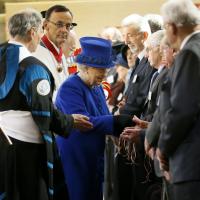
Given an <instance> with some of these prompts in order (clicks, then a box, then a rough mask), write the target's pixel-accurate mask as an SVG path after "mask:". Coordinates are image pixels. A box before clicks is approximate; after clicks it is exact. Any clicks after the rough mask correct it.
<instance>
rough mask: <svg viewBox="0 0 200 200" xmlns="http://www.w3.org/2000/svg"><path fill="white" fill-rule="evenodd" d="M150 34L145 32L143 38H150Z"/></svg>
mask: <svg viewBox="0 0 200 200" xmlns="http://www.w3.org/2000/svg"><path fill="white" fill-rule="evenodd" d="M148 35H149V34H148V33H147V32H144V33H143V40H144V41H146V40H147V38H148Z"/></svg>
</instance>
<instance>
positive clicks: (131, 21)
mask: <svg viewBox="0 0 200 200" xmlns="http://www.w3.org/2000/svg"><path fill="white" fill-rule="evenodd" d="M121 25H122V26H134V27H136V28H137V29H138V31H139V32H147V33H148V35H150V34H151V29H150V26H149V24H148V22H147V20H146V19H145V18H144V17H142V16H141V15H138V14H131V15H129V16H127V17H125V18H124V19H123V20H122V23H121Z"/></svg>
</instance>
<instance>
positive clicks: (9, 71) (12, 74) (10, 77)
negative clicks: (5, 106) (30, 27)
mask: <svg viewBox="0 0 200 200" xmlns="http://www.w3.org/2000/svg"><path fill="white" fill-rule="evenodd" d="M19 48H20V46H18V45H9V46H8V47H7V50H6V66H0V67H6V76H5V79H4V81H3V83H2V84H1V85H0V99H3V98H5V97H6V96H7V94H8V93H9V91H10V90H11V88H12V87H13V85H14V82H15V79H16V75H17V72H18V68H19ZM1 51H2V48H1V49H0V55H1ZM2 62H3V61H2V57H1V60H0V65H1V63H2Z"/></svg>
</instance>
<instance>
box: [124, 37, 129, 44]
mask: <svg viewBox="0 0 200 200" xmlns="http://www.w3.org/2000/svg"><path fill="white" fill-rule="evenodd" d="M124 42H125V44H126V45H128V44H129V43H130V40H129V37H128V36H126V35H125V36H124Z"/></svg>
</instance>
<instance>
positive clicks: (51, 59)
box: [34, 5, 77, 99]
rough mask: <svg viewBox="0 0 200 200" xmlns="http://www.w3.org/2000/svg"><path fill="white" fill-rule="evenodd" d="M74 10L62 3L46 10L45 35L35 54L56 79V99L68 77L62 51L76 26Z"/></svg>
mask: <svg viewBox="0 0 200 200" xmlns="http://www.w3.org/2000/svg"><path fill="white" fill-rule="evenodd" d="M72 21H73V14H72V12H71V11H70V10H69V9H68V8H66V7H65V6H62V5H55V6H52V7H50V8H49V9H48V10H47V11H46V12H45V19H44V22H43V28H44V33H45V34H44V35H43V37H42V39H41V43H40V45H39V46H38V48H37V50H36V52H35V53H34V56H35V57H37V58H38V59H39V60H40V61H42V62H43V63H44V64H46V66H47V67H48V68H49V70H50V71H51V73H52V74H53V77H54V80H55V85H56V88H55V92H54V96H53V99H55V96H56V93H57V92H56V91H57V90H58V88H59V87H60V85H61V83H62V82H63V81H64V80H65V79H66V78H67V77H68V70H67V64H66V60H65V56H64V54H63V52H62V48H61V47H62V45H63V43H64V42H65V41H66V39H67V37H68V35H69V32H70V30H72V29H73V27H74V26H76V25H77V24H76V23H73V22H72Z"/></svg>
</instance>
